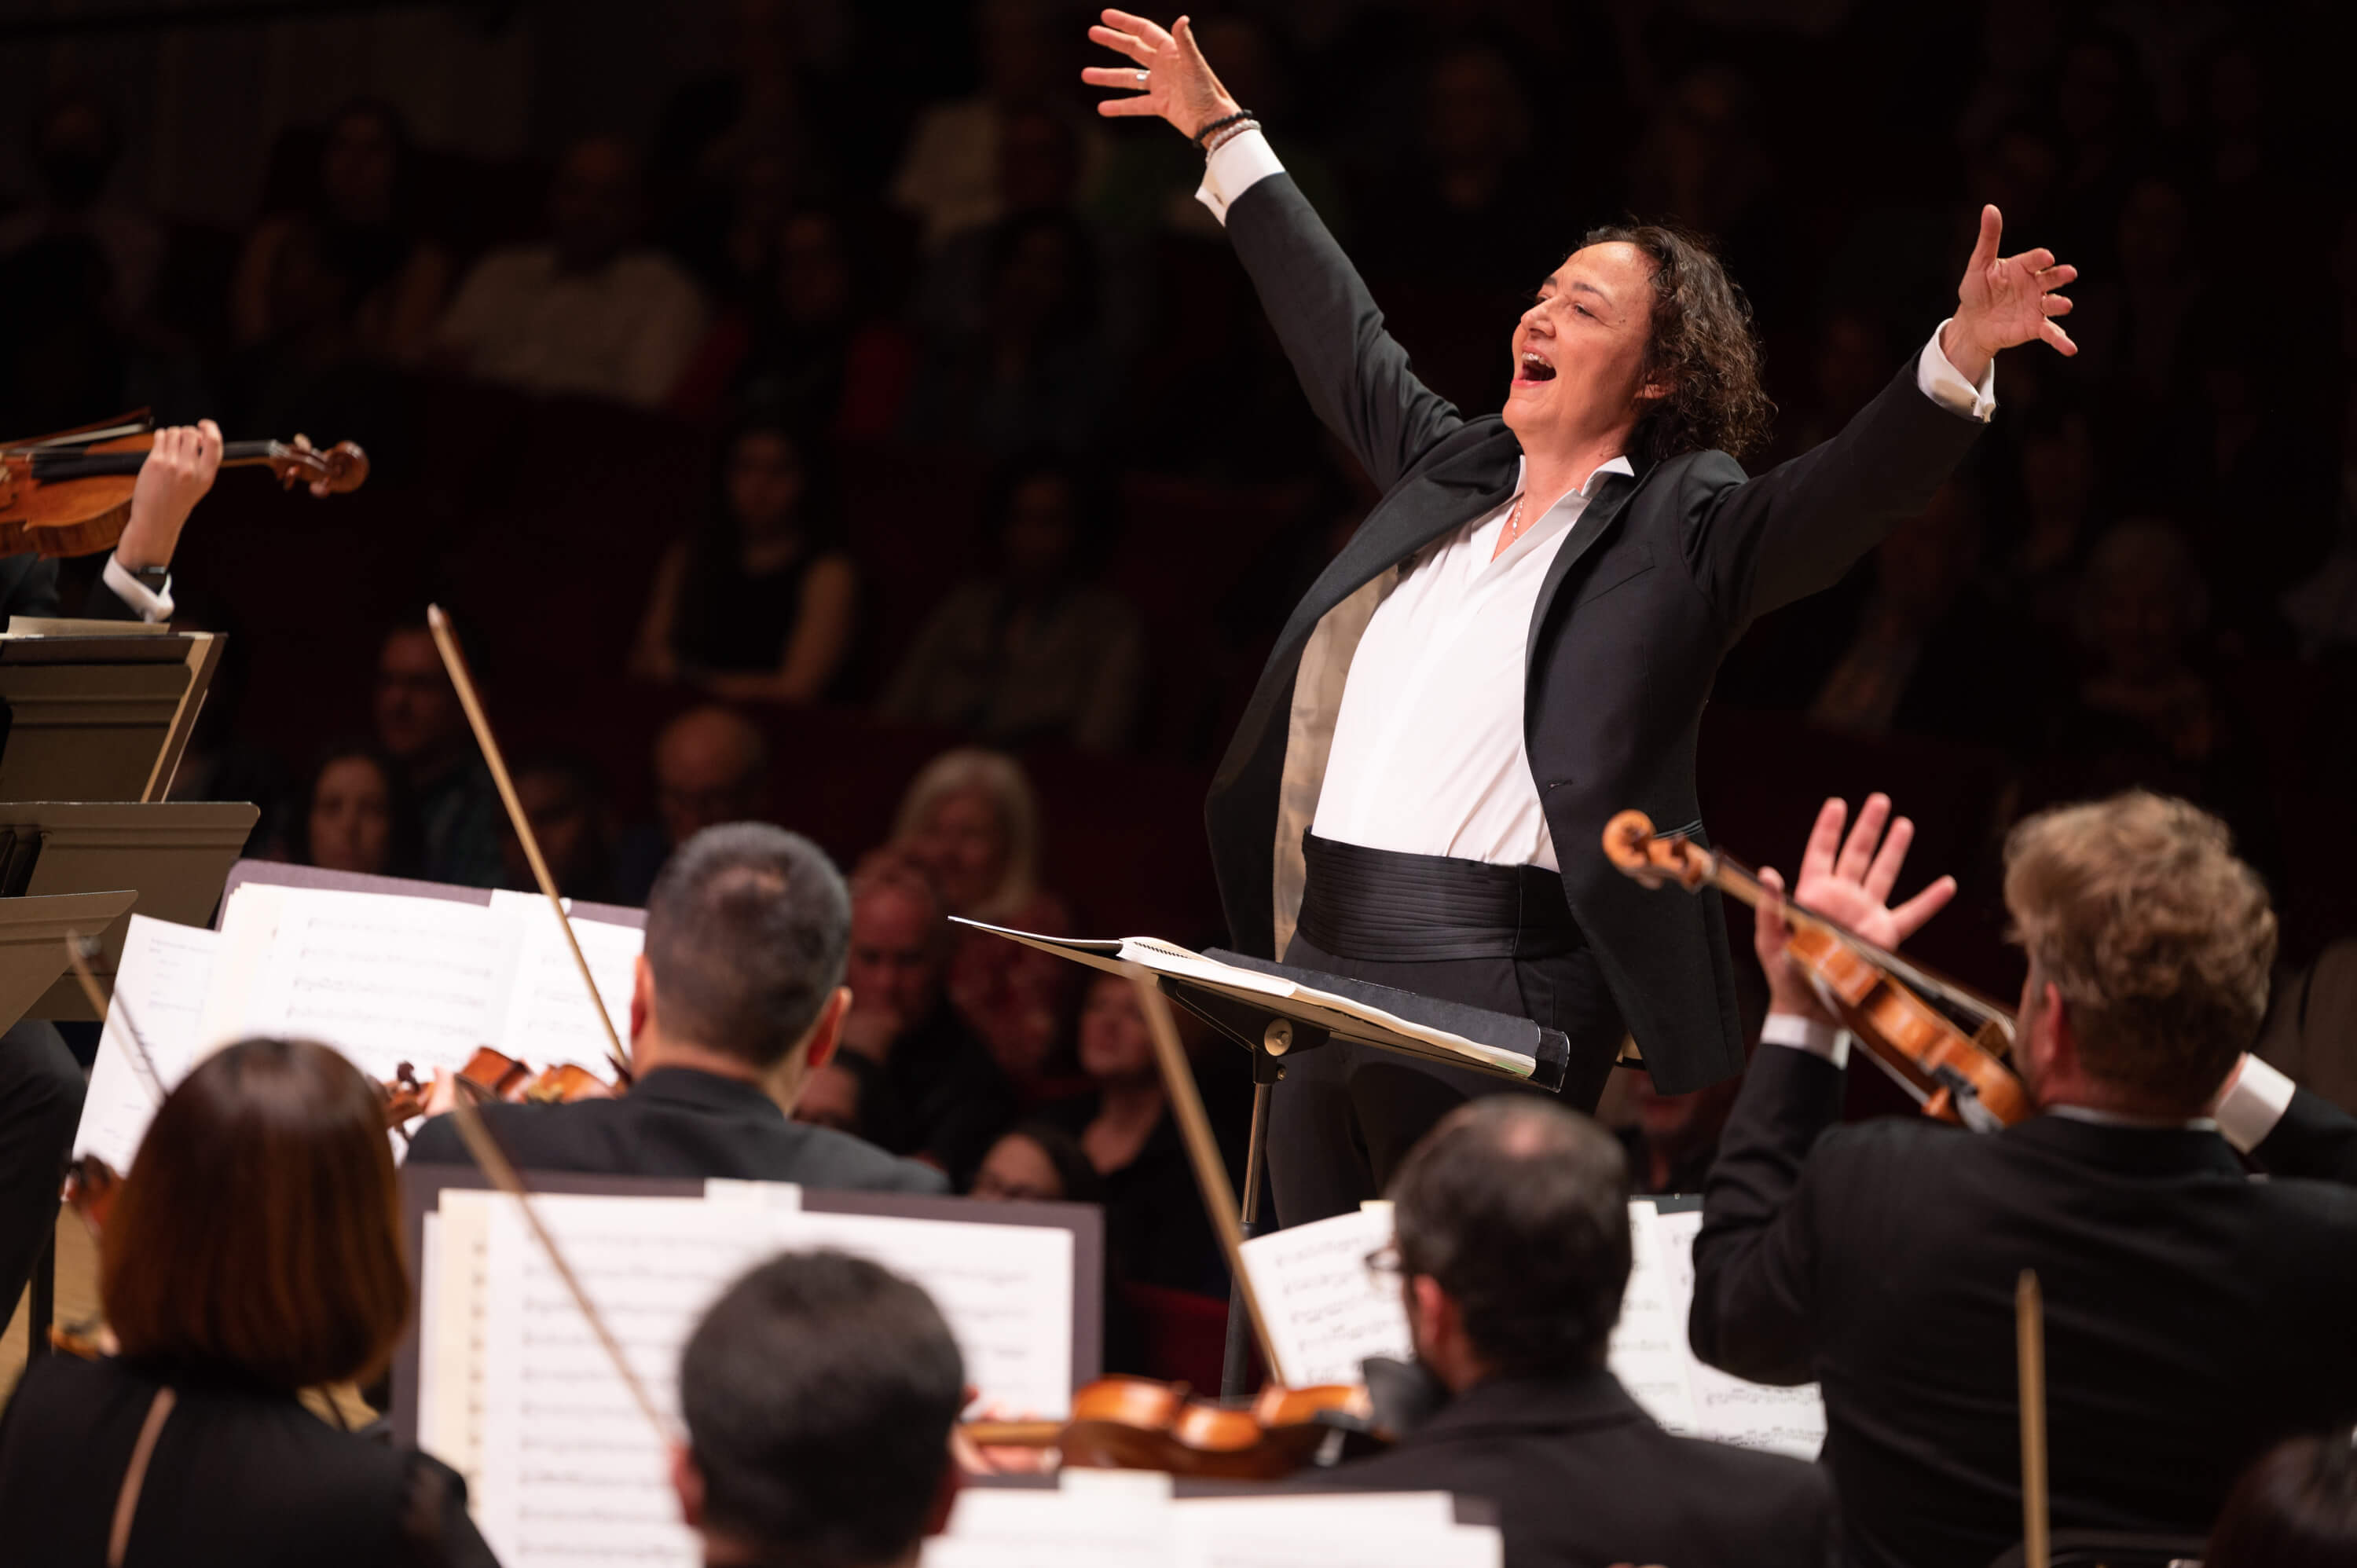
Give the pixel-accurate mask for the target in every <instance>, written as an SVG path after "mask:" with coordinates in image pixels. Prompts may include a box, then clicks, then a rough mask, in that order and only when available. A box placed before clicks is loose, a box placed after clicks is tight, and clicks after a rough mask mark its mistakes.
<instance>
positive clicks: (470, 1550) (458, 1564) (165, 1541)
mask: <svg viewBox="0 0 2357 1568" xmlns="http://www.w3.org/2000/svg"><path fill="white" fill-rule="evenodd" d="M167 1382H168V1383H169V1384H170V1386H171V1388H172V1390H173V1391H174V1394H175V1396H176V1397H177V1400H178V1402H177V1403H176V1404H175V1405H174V1406H173V1409H172V1413H171V1418H170V1419H169V1420H167V1422H166V1423H164V1428H163V1432H162V1434H161V1435H160V1436H159V1437H158V1438H157V1439H156V1449H155V1453H154V1455H152V1456H151V1457H150V1459H149V1461H148V1466H147V1476H146V1479H145V1481H144V1482H143V1483H142V1484H141V1487H140V1489H139V1503H138V1509H137V1511H136V1512H135V1513H134V1515H133V1516H132V1526H131V1538H130V1541H129V1545H128V1547H127V1549H126V1550H125V1552H124V1568H146V1565H149V1564H156V1565H163V1564H169V1565H170V1568H211V1565H215V1564H218V1565H219V1568H310V1565H312V1564H315V1563H335V1564H337V1565H338V1568H347V1565H349V1568H378V1565H382V1568H498V1563H497V1562H496V1560H495V1559H494V1558H493V1557H492V1556H491V1552H490V1548H489V1547H488V1546H486V1545H484V1544H483V1539H482V1537H481V1536H480V1535H479V1534H477V1533H476V1531H475V1526H474V1522H473V1521H472V1520H469V1519H468V1516H467V1486H466V1483H465V1482H464V1481H461V1480H460V1479H459V1478H458V1477H457V1474H456V1473H455V1472H453V1471H452V1470H451V1469H449V1467H448V1466H445V1465H443V1464H442V1463H441V1462H440V1461H439V1460H436V1459H433V1458H430V1457H428V1456H427V1455H424V1454H421V1453H419V1452H418V1451H417V1450H415V1449H414V1448H395V1447H393V1446H391V1445H390V1444H382V1443H374V1442H371V1441H369V1440H367V1439H365V1438H361V1437H355V1436H353V1435H351V1434H349V1433H343V1432H339V1431H337V1430H336V1429H335V1428H334V1427H332V1426H329V1425H328V1424H327V1423H325V1422H323V1421H321V1420H320V1419H319V1418H318V1417H317V1416H315V1415H313V1414H312V1413H311V1412H309V1411H307V1410H306V1409H304V1408H303V1407H302V1406H301V1405H300V1404H298V1403H296V1402H295V1400H294V1399H293V1398H292V1397H290V1396H288V1395H286V1394H283V1393H276V1392H273V1391H270V1390H267V1389H264V1388H261V1387H259V1386H256V1385H252V1384H247V1383H243V1382H240V1381H238V1380H234V1379H232V1378H229V1377H224V1376H221V1375H218V1374H216V1375H212V1376H208V1377H199V1376H196V1375H193V1374H188V1373H176V1374H172V1375H169V1376H160V1377H159V1375H157V1374H156V1373H155V1372H153V1371H150V1370H143V1369H139V1368H135V1367H133V1366H131V1365H130V1364H128V1363H126V1362H124V1361H120V1360H112V1359H110V1360H102V1361H84V1360H81V1359H77V1358H74V1357H70V1356H52V1357H49V1358H48V1359H46V1360H40V1361H36V1362H34V1363H33V1365H32V1367H31V1368H30V1369H28V1370H27V1372H26V1374H25V1380H24V1381H23V1382H22V1383H21V1384H19V1385H18V1386H17V1389H16V1398H15V1399H14V1400H13V1401H12V1402H10V1404H9V1406H8V1413H7V1416H6V1417H5V1420H0V1556H5V1559H6V1560H7V1561H8V1562H10V1563H27V1564H31V1563H39V1564H41V1565H42V1568H100V1564H102V1563H104V1562H105V1561H106V1539H107V1532H108V1530H109V1529H110V1528H111V1527H112V1525H113V1519H114V1507H115V1498H117V1496H118V1495H119V1494H120V1492H121V1490H122V1487H123V1477H124V1470H125V1469H126V1468H128V1466H129V1465H130V1462H131V1450H132V1447H133V1445H134V1444H135V1443H136V1442H137V1441H138V1437H139V1429H140V1427H141V1426H142V1425H143V1424H144V1423H145V1422H146V1419H147V1412H148V1409H149V1407H150V1406H151V1405H152V1404H153V1402H154V1401H155V1398H156V1389H157V1388H158V1387H159V1386H162V1384H163V1383H167Z"/></svg>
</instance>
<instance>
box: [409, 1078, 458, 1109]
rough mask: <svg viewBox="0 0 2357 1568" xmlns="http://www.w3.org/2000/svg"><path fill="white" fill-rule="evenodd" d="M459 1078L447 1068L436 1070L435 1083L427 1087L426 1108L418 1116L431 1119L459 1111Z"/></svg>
mask: <svg viewBox="0 0 2357 1568" xmlns="http://www.w3.org/2000/svg"><path fill="white" fill-rule="evenodd" d="M457 1104H458V1079H457V1075H456V1074H454V1073H453V1072H451V1071H450V1069H447V1068H439V1067H437V1068H436V1069H434V1081H433V1082H432V1083H431V1084H429V1085H427V1086H426V1090H425V1107H424V1109H423V1110H421V1111H419V1112H418V1114H419V1115H421V1116H429V1117H431V1116H441V1115H445V1114H447V1113H448V1112H451V1111H453V1110H455V1109H457Z"/></svg>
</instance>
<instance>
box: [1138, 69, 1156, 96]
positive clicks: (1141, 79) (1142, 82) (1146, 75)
mask: <svg viewBox="0 0 2357 1568" xmlns="http://www.w3.org/2000/svg"><path fill="white" fill-rule="evenodd" d="M1136 74H1137V90H1138V91H1140V92H1143V91H1146V83H1147V82H1149V81H1153V80H1154V73H1153V72H1152V71H1150V70H1141V71H1139V72H1137V73H1136Z"/></svg>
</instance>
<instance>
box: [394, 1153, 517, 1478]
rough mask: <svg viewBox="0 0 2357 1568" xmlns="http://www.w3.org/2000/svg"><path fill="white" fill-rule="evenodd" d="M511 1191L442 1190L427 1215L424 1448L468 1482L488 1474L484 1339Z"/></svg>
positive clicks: (422, 1310) (421, 1348)
mask: <svg viewBox="0 0 2357 1568" xmlns="http://www.w3.org/2000/svg"><path fill="white" fill-rule="evenodd" d="M509 1201H511V1200H510V1199H509V1198H508V1197H506V1196H505V1195H504V1194H501V1193H495V1192H478V1191H473V1190H470V1189H468V1188H466V1187H445V1188H443V1189H442V1195H441V1200H440V1202H441V1207H440V1208H437V1209H436V1210H434V1211H432V1212H429V1213H428V1214H427V1215H426V1216H425V1241H424V1246H425V1258H424V1260H423V1263H422V1267H421V1272H420V1274H419V1281H418V1326H417V1337H418V1366H417V1445H418V1446H419V1447H420V1448H423V1449H425V1451H426V1452H427V1453H428V1454H431V1455H434V1456H435V1457H436V1459H439V1460H441V1461H442V1462H443V1463H444V1464H445V1465H447V1466H450V1468H452V1469H453V1470H456V1471H457V1472H458V1474H459V1475H460V1476H461V1477H464V1478H465V1479H466V1482H467V1491H468V1496H470V1497H471V1496H475V1495H477V1494H478V1493H479V1490H480V1488H481V1486H482V1477H483V1362H484V1356H483V1336H484V1333H485V1325H484V1315H485V1313H486V1312H487V1311H488V1310H489V1304H490V1291H489V1287H488V1284H487V1280H488V1278H489V1271H490V1235H491V1208H492V1206H493V1205H494V1204H500V1203H506V1202H509Z"/></svg>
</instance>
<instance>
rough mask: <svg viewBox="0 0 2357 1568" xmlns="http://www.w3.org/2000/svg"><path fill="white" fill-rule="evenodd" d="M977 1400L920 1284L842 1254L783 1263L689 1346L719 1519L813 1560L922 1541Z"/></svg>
mask: <svg viewBox="0 0 2357 1568" xmlns="http://www.w3.org/2000/svg"><path fill="white" fill-rule="evenodd" d="M964 1402H965V1364H964V1361H963V1359H962V1358H961V1357H960V1356H959V1354H958V1348H957V1341H956V1340H954V1339H952V1337H950V1331H949V1326H948V1325H947V1324H945V1323H943V1322H942V1315H941V1312H940V1309H938V1308H937V1307H935V1306H934V1305H933V1303H932V1299H931V1297H930V1296H928V1295H926V1294H925V1293H924V1292H923V1291H922V1290H920V1288H918V1287H917V1286H916V1285H914V1284H911V1283H909V1282H908V1281H907V1280H904V1279H902V1278H900V1277H899V1275H898V1274H895V1273H891V1272H890V1271H888V1270H887V1269H884V1268H881V1267H879V1266H877V1264H875V1263H872V1262H868V1261H867V1260H866V1259H864V1258H853V1257H847V1256H845V1254H843V1253H841V1252H831V1251H819V1252H801V1253H797V1252H789V1253H786V1254H784V1255H783V1256H780V1257H777V1258H772V1259H771V1260H770V1262H766V1263H763V1264H762V1265H761V1266H760V1267H759V1268H757V1269H755V1270H754V1271H753V1272H752V1273H748V1274H747V1275H746V1276H745V1277H744V1278H742V1279H740V1280H738V1281H737V1283H735V1284H733V1285H731V1286H729V1287H728V1290H727V1292H726V1294H724V1295H722V1296H721V1298H720V1299H719V1301H717V1302H716V1303H715V1304H714V1305H713V1307H712V1309H711V1310H710V1311H709V1312H707V1313H705V1315H704V1321H703V1322H702V1323H701V1324H699V1325H697V1326H696V1330H695V1333H694V1336H693V1337H690V1338H689V1340H688V1342H687V1348H686V1350H685V1351H684V1352H683V1354H682V1355H681V1357H680V1364H679V1404H680V1414H681V1415H682V1417H683V1419H684V1420H685V1421H686V1423H687V1434H688V1446H689V1449H690V1451H691V1452H692V1453H693V1454H694V1458H695V1465H696V1468H697V1469H698V1470H699V1471H701V1472H702V1474H703V1477H704V1525H705V1530H708V1531H710V1532H711V1533H713V1534H716V1535H727V1536H731V1537H736V1538H738V1539H740V1540H743V1541H747V1542H748V1543H750V1544H751V1545H753V1546H754V1547H755V1549H756V1550H757V1551H759V1552H764V1553H768V1554H771V1555H773V1556H774V1557H775V1558H776V1560H778V1561H785V1560H786V1558H787V1556H788V1555H791V1560H792V1561H794V1562H796V1563H806V1564H811V1565H813V1568H837V1565H840V1568H853V1565H855V1564H863V1565H864V1564H870V1563H889V1562H894V1561H897V1560H898V1559H899V1558H900V1557H902V1556H905V1555H906V1554H907V1553H908V1552H909V1549H910V1548H911V1547H913V1546H915V1545H916V1543H917V1542H918V1541H920V1539H922V1538H923V1536H924V1533H925V1529H926V1526H927V1524H928V1523H929V1522H930V1520H931V1511H932V1508H933V1504H934V1502H935V1501H936V1499H937V1498H939V1497H940V1496H941V1487H942V1476H943V1472H944V1471H945V1470H946V1469H947V1467H948V1466H949V1463H950V1452H949V1436H950V1427H951V1424H952V1423H954V1422H955V1421H956V1420H957V1414H958V1411H959V1409H960V1408H961V1407H962V1406H963V1404H964ZM768 1560H770V1558H769V1557H765V1558H764V1561H768Z"/></svg>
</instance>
